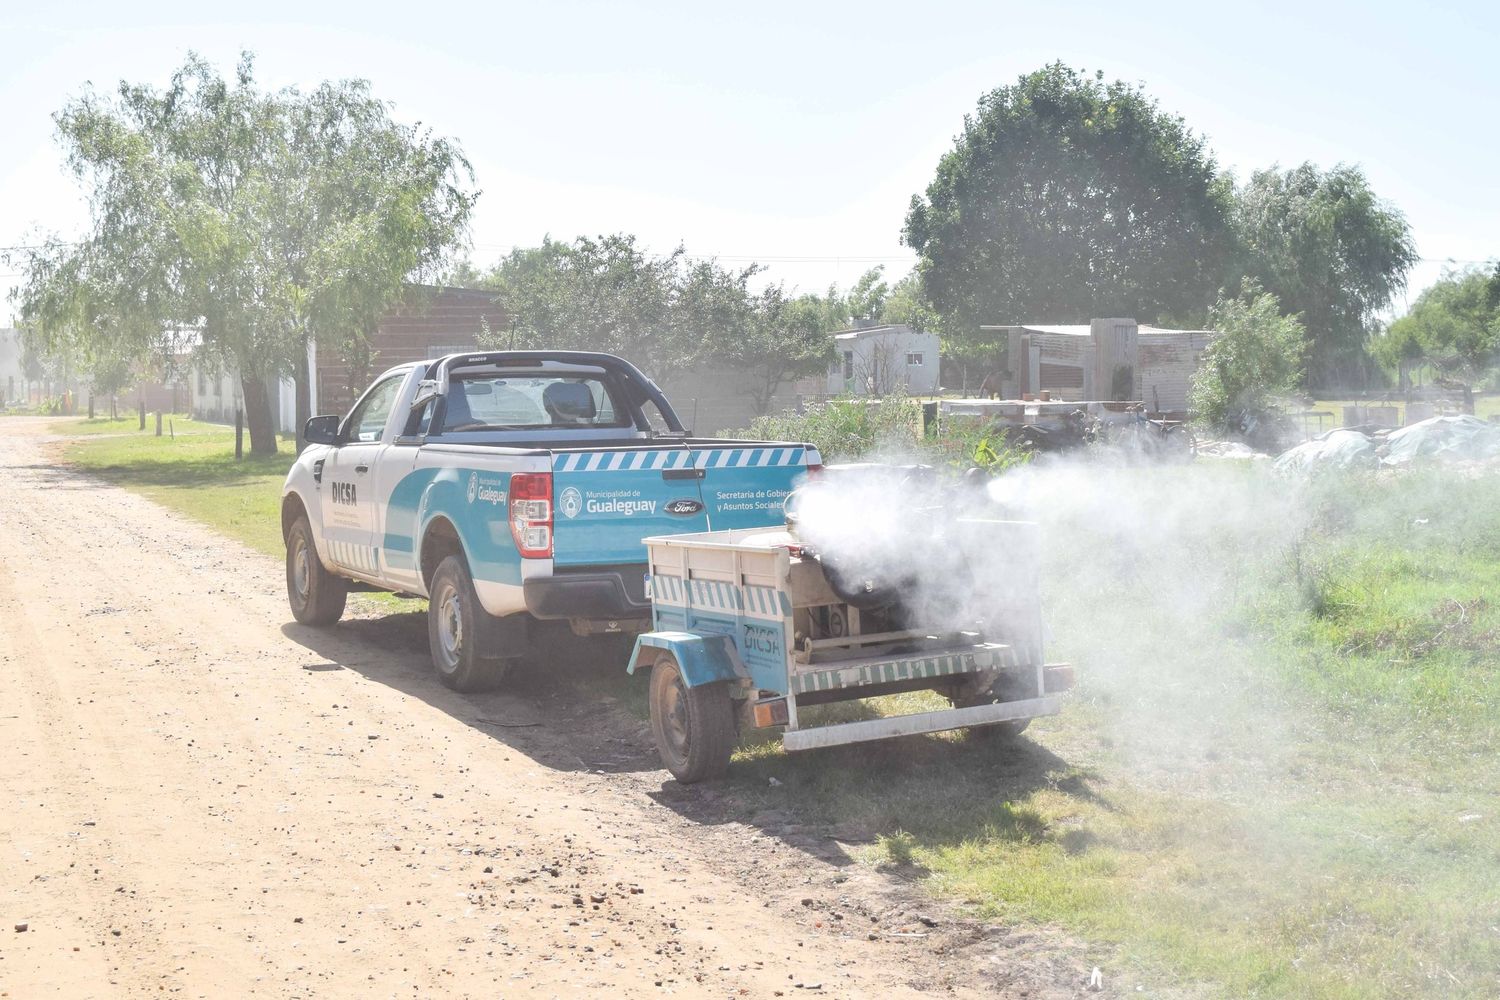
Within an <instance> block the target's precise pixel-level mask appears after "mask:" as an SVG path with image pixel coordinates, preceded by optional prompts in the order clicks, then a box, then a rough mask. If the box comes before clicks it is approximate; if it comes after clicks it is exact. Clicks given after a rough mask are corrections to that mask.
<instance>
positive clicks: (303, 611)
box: [286, 514, 349, 626]
mask: <svg viewBox="0 0 1500 1000" xmlns="http://www.w3.org/2000/svg"><path fill="white" fill-rule="evenodd" d="M286 598H287V603H288V604H290V605H291V606H292V617H293V618H295V619H297V621H298V622H300V623H302V624H303V625H318V626H322V625H332V624H333V623H334V622H336V621H338V620H339V619H340V618H342V617H343V615H344V602H345V601H346V600H348V598H349V581H348V580H345V579H344V578H343V577H341V576H338V575H336V574H334V573H330V572H328V570H326V569H324V568H323V563H322V561H321V560H319V559H318V550H317V547H316V546H315V545H313V537H312V525H310V524H308V523H307V515H306V514H304V515H302V516H301V517H299V518H297V520H296V522H295V523H294V524H293V525H292V530H290V531H288V532H287V533H286Z"/></svg>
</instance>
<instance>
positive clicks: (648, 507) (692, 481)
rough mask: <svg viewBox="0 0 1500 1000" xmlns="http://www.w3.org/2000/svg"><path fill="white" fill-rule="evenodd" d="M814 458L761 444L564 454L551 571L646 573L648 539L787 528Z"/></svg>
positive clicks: (557, 476) (556, 477)
mask: <svg viewBox="0 0 1500 1000" xmlns="http://www.w3.org/2000/svg"><path fill="white" fill-rule="evenodd" d="M816 454H817V453H816V452H811V451H810V449H805V448H803V447H802V446H800V445H779V446H776V445H769V444H764V445H763V444H757V443H755V442H746V443H745V444H743V445H740V444H737V443H727V442H726V443H724V444H705V443H702V442H685V443H681V444H678V443H659V442H658V443H652V444H651V445H649V446H624V447H604V448H588V449H580V450H577V451H561V450H560V451H556V452H554V453H553V457H552V498H553V503H554V505H555V508H556V510H555V513H554V516H553V537H552V561H553V564H554V565H556V566H591V565H592V566H597V565H606V564H617V563H634V562H639V563H644V562H645V561H646V547H645V545H643V544H642V542H641V539H643V538H646V537H648V536H652V535H675V534H683V533H687V532H696V531H708V530H711V529H718V528H755V527H765V526H770V525H775V524H780V523H781V521H782V501H783V500H784V499H785V498H786V495H787V494H788V493H789V492H790V491H791V489H792V483H793V481H794V480H795V479H796V478H797V477H798V476H800V475H801V474H802V473H803V472H804V471H805V468H806V465H807V464H808V461H809V455H811V456H812V459H811V460H813V461H816Z"/></svg>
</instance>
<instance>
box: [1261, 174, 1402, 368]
mask: <svg viewBox="0 0 1500 1000" xmlns="http://www.w3.org/2000/svg"><path fill="white" fill-rule="evenodd" d="M1235 228H1236V231H1237V234H1238V239H1239V243H1240V247H1241V267H1242V270H1243V272H1244V273H1245V274H1246V275H1248V276H1249V277H1251V278H1254V279H1256V280H1257V281H1258V282H1259V283H1260V284H1261V285H1262V286H1264V287H1265V289H1266V290H1268V291H1270V292H1271V293H1273V294H1274V295H1275V296H1276V297H1277V299H1278V300H1280V302H1281V304H1282V307H1283V308H1284V309H1286V310H1287V311H1288V312H1292V313H1296V314H1298V315H1300V316H1301V317H1302V321H1303V323H1304V324H1306V327H1307V331H1308V333H1309V335H1310V336H1311V338H1312V350H1311V355H1310V357H1309V359H1308V376H1309V379H1310V380H1311V381H1312V382H1313V383H1314V384H1315V385H1317V386H1320V387H1322V386H1329V387H1332V386H1345V385H1361V384H1364V383H1365V382H1366V381H1367V380H1368V379H1369V377H1370V376H1371V374H1372V370H1371V364H1370V362H1369V356H1368V354H1367V350H1366V349H1367V347H1368V346H1369V343H1370V334H1371V330H1372V326H1371V324H1372V322H1373V321H1374V318H1375V315H1376V313H1377V312H1379V311H1380V310H1381V309H1384V308H1385V307H1386V306H1387V305H1388V304H1389V303H1390V301H1391V297H1392V296H1393V295H1394V294H1395V293H1396V292H1398V291H1400V290H1401V289H1402V288H1404V287H1405V285H1406V275H1407V272H1408V271H1410V269H1411V266H1412V265H1413V264H1414V263H1415V262H1416V260H1417V251H1416V247H1415V245H1414V244H1413V242H1412V238H1411V230H1410V228H1409V227H1408V226H1407V224H1406V220H1405V219H1404V218H1403V217H1402V215H1401V213H1400V212H1399V211H1397V210H1396V209H1395V208H1393V207H1392V206H1390V205H1388V204H1386V203H1385V202H1382V201H1381V200H1380V199H1378V198H1377V197H1376V196H1375V193H1374V192H1373V191H1371V190H1370V185H1369V182H1368V181H1367V180H1366V179H1365V176H1364V174H1363V173H1362V172H1361V171H1360V170H1359V168H1358V167H1351V166H1338V167H1335V168H1334V169H1332V170H1330V171H1328V172H1326V173H1324V172H1321V171H1319V170H1318V169H1317V168H1316V167H1314V166H1313V165H1312V164H1310V163H1304V164H1302V165H1301V166H1299V167H1294V168H1292V169H1290V170H1278V169H1275V168H1272V169H1270V170H1261V171H1257V172H1256V173H1254V174H1252V175H1251V177H1250V180H1249V182H1248V183H1247V184H1246V185H1245V186H1244V187H1242V188H1241V189H1239V190H1238V191H1237V192H1236V204H1235Z"/></svg>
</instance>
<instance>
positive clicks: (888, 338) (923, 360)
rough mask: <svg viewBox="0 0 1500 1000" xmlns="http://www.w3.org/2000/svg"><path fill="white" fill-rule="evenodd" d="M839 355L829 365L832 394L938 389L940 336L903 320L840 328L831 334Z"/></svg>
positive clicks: (916, 393)
mask: <svg viewBox="0 0 1500 1000" xmlns="http://www.w3.org/2000/svg"><path fill="white" fill-rule="evenodd" d="M833 342H834V348H835V351H836V356H835V357H834V360H833V362H832V363H830V364H829V366H828V394H829V395H830V396H840V395H844V394H848V395H853V396H883V395H885V394H886V393H889V392H893V391H895V390H896V389H905V390H906V391H907V392H909V393H911V394H912V395H914V396H928V395H932V394H933V393H935V392H937V390H938V378H939V364H938V349H939V341H938V335H937V334H935V333H918V332H917V331H916V330H913V329H912V328H911V327H909V326H907V325H906V324H904V323H883V324H879V325H869V326H862V327H856V328H854V329H852V330H841V331H839V332H838V333H835V334H834V335H833Z"/></svg>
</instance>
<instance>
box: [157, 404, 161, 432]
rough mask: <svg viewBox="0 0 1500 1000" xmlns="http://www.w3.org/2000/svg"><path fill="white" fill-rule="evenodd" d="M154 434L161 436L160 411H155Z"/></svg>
mask: <svg viewBox="0 0 1500 1000" xmlns="http://www.w3.org/2000/svg"><path fill="white" fill-rule="evenodd" d="M156 436H157V437H161V411H160V410H157V411H156Z"/></svg>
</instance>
